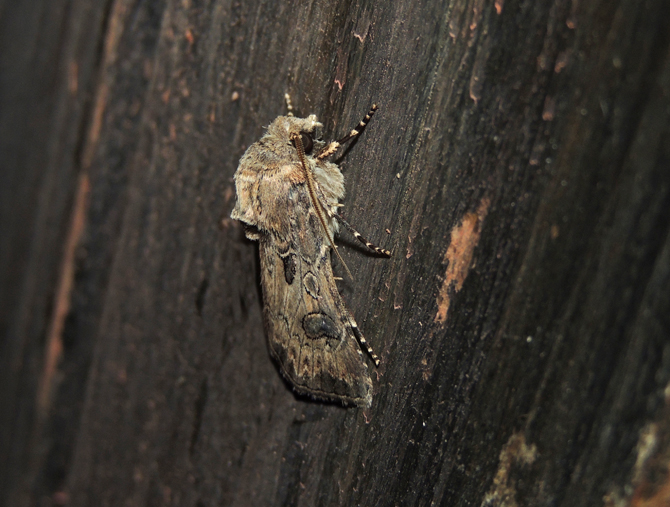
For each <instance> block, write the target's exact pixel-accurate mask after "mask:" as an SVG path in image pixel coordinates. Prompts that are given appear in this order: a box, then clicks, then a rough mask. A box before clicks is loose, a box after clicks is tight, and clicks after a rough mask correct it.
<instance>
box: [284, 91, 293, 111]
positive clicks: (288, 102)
mask: <svg viewBox="0 0 670 507" xmlns="http://www.w3.org/2000/svg"><path fill="white" fill-rule="evenodd" d="M284 100H285V101H286V109H287V110H288V113H287V115H286V116H293V104H291V96H290V95H289V94H288V93H285V94H284Z"/></svg>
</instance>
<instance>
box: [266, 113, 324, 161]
mask: <svg viewBox="0 0 670 507" xmlns="http://www.w3.org/2000/svg"><path fill="white" fill-rule="evenodd" d="M322 127H323V124H322V123H320V122H319V121H318V120H317V118H316V115H313V114H310V115H309V116H308V117H307V118H296V117H295V116H280V117H278V118H277V119H276V120H275V121H273V122H272V123H271V124H270V126H269V127H268V135H271V136H275V137H277V138H279V139H281V140H282V141H283V142H285V143H287V144H292V139H293V137H294V136H295V135H299V136H301V138H302V140H303V147H304V148H305V152H306V153H307V154H309V152H310V151H311V146H312V144H313V143H315V142H316V144H319V145H320V143H319V142H318V139H319V138H320V137H321V128H322Z"/></svg>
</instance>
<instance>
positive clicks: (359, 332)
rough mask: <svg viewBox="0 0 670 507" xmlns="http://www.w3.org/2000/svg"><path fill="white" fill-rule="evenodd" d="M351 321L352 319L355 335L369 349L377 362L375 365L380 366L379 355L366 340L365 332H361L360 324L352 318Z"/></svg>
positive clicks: (369, 352) (362, 345) (352, 328)
mask: <svg viewBox="0 0 670 507" xmlns="http://www.w3.org/2000/svg"><path fill="white" fill-rule="evenodd" d="M350 321H351V330H352V331H353V332H354V335H355V336H356V339H357V340H358V343H360V344H361V347H365V350H367V351H368V354H370V357H371V358H372V360H373V361H374V362H375V366H379V357H377V354H375V353H374V351H373V350H372V347H370V345H369V344H368V342H366V341H365V338H364V337H363V333H361V331H360V329H358V325H357V324H356V323H355V322H354V320H353V319H350Z"/></svg>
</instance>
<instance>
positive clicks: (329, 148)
mask: <svg viewBox="0 0 670 507" xmlns="http://www.w3.org/2000/svg"><path fill="white" fill-rule="evenodd" d="M376 110H377V104H372V107H371V108H370V110H369V111H368V114H366V115H365V118H363V119H362V120H361V121H359V122H358V125H356V128H354V129H351V132H349V133H348V134H347V135H346V136H344V137H343V138H342V139H340V140H339V141H332V142H331V143H328V144H327V145H326V146H325V147H324V148H323V150H321V152H319V154H318V155H317V156H316V158H317V160H323V159H324V158H326V157H330V156H331V155H332V154H333V153H335V152H336V151H337V150H338V149H339V148H340V146H342V145H343V144H344V143H346V142H347V141H350V140H351V139H353V138H354V137H356V136H359V135H360V134H361V132H363V130H364V129H365V127H366V126H367V124H368V123H369V122H370V119H371V118H372V115H373V114H375V111H376Z"/></svg>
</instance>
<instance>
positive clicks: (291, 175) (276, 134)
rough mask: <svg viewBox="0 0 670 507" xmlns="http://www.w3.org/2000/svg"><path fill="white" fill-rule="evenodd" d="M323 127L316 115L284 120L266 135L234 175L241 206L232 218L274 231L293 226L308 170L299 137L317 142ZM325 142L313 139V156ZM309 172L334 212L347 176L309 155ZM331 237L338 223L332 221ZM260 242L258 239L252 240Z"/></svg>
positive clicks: (236, 206) (282, 117)
mask: <svg viewBox="0 0 670 507" xmlns="http://www.w3.org/2000/svg"><path fill="white" fill-rule="evenodd" d="M321 127H322V124H321V123H319V122H318V120H317V118H316V116H315V115H310V116H308V117H307V118H296V117H293V116H279V117H278V118H276V119H275V120H274V121H273V122H272V123H271V124H270V125H269V126H268V128H267V131H266V133H265V135H264V136H263V137H262V138H261V139H260V140H259V141H257V142H256V143H254V144H252V145H251V146H249V148H248V149H247V151H246V152H245V153H244V155H243V156H242V159H241V160H240V165H239V167H238V168H237V171H236V173H235V186H236V189H237V202H236V204H235V208H234V209H233V212H232V213H231V216H232V217H233V218H234V219H237V220H241V221H242V222H244V223H246V224H248V225H251V226H254V227H256V228H258V229H259V230H260V231H265V232H269V231H272V230H281V231H282V232H285V231H286V230H287V228H288V227H289V224H288V221H287V212H289V210H291V209H294V207H295V205H296V204H295V203H296V198H297V194H299V193H301V192H306V189H304V188H303V187H304V185H305V181H306V174H305V168H304V167H303V166H302V162H301V160H300V157H299V155H298V151H297V149H296V147H295V145H294V144H293V141H292V136H293V135H294V134H301V133H303V134H309V135H311V136H312V137H314V138H315V137H317V135H318V131H319V129H320V128H321ZM324 144H325V143H323V142H321V141H319V140H317V139H314V152H316V153H318V151H319V150H320V149H321V148H322V147H323V146H324ZM305 164H306V166H307V167H306V169H307V170H308V171H310V172H311V173H312V175H313V177H314V179H315V181H316V183H317V187H318V188H317V194H318V197H319V198H320V199H321V200H322V203H323V205H325V206H326V207H327V208H329V209H330V211H331V213H335V212H336V211H337V209H336V205H337V204H338V202H339V200H340V199H342V198H343V197H344V177H343V176H342V173H341V172H340V169H339V167H338V166H337V165H336V164H333V163H332V162H328V161H326V160H318V159H317V158H315V157H314V156H313V154H312V153H310V154H308V155H306V156H305ZM328 222H329V223H328V225H329V228H330V229H331V231H330V232H331V234H332V233H334V232H336V231H337V223H336V222H335V221H334V220H328ZM252 239H256V238H252Z"/></svg>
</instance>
